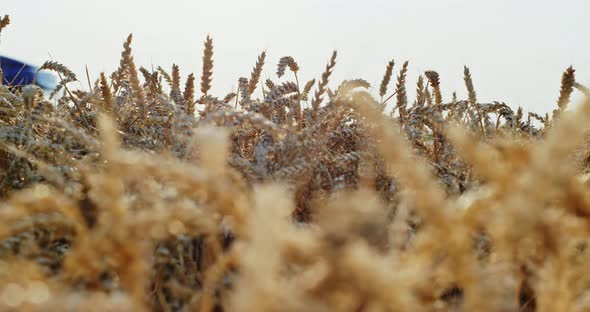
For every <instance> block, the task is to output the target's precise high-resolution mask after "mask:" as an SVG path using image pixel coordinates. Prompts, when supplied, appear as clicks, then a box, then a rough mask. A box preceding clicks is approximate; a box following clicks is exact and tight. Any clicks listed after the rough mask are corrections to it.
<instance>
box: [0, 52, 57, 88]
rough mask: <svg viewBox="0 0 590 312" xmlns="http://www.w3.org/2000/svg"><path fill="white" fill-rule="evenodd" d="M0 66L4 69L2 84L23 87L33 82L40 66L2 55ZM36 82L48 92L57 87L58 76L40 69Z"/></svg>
mask: <svg viewBox="0 0 590 312" xmlns="http://www.w3.org/2000/svg"><path fill="white" fill-rule="evenodd" d="M0 68H1V69H2V76H3V77H2V84H3V85H7V86H14V87H22V86H25V85H29V84H32V83H33V80H34V79H35V74H36V73H37V70H38V69H39V68H38V67H36V66H34V65H30V64H26V63H24V62H21V61H18V60H15V59H12V58H9V57H6V56H1V55H0ZM35 84H36V85H38V86H39V87H41V88H43V90H45V91H46V92H50V91H52V90H53V89H55V87H56V85H57V78H56V77H55V75H53V74H52V73H51V72H48V71H43V70H42V71H40V72H39V74H38V75H37V79H36V80H35Z"/></svg>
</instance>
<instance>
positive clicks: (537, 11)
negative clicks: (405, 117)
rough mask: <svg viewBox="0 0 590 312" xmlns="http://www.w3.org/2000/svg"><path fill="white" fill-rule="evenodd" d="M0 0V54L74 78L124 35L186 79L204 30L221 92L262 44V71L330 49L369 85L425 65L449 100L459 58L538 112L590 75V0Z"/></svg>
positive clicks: (482, 88) (105, 64) (317, 70)
mask: <svg viewBox="0 0 590 312" xmlns="http://www.w3.org/2000/svg"><path fill="white" fill-rule="evenodd" d="M0 2H2V3H3V5H2V6H1V7H2V8H1V9H0V10H2V11H0V14H10V16H11V20H12V23H11V25H10V26H9V27H8V28H6V29H5V30H4V31H3V33H2V37H1V43H0V54H3V55H6V56H11V57H15V58H18V59H21V60H24V61H27V62H31V63H34V64H37V65H40V64H41V63H43V62H44V61H45V60H47V59H48V58H49V55H51V56H52V57H53V59H54V60H56V61H59V62H61V63H63V64H65V65H67V66H69V67H70V68H71V69H72V70H74V71H75V72H76V73H78V74H79V78H82V77H85V75H84V74H83V72H84V66H85V65H87V66H88V67H89V70H90V74H91V78H93V79H94V78H96V77H97V75H98V74H99V73H100V72H101V71H105V72H107V73H110V72H112V71H113V70H114V69H115V68H116V67H117V65H118V61H119V57H120V52H121V50H122V44H123V41H124V40H125V37H126V36H127V35H128V34H129V33H133V34H134V43H133V50H134V54H135V58H136V62H137V63H138V66H145V67H147V68H149V67H150V66H151V65H154V66H157V65H161V66H162V67H164V68H170V66H171V65H172V63H177V64H179V65H180V66H181V71H182V73H183V77H186V75H187V74H188V73H190V72H195V73H197V77H199V76H200V71H201V56H202V46H203V41H204V39H205V37H206V36H207V34H211V35H212V36H213V39H214V45H215V50H214V52H215V55H214V59H215V68H214V75H213V85H214V87H213V88H214V92H215V93H216V94H217V95H218V96H220V97H223V96H224V95H225V94H226V93H227V92H229V91H231V90H233V89H234V88H235V86H236V85H237V79H238V78H239V77H240V76H249V73H250V70H251V68H252V67H253V66H254V63H255V61H256V57H257V55H258V54H259V53H260V52H261V51H262V50H267V54H268V56H267V66H266V68H265V75H266V76H267V77H269V78H273V79H274V78H276V76H275V75H274V73H275V71H276V63H277V61H278V59H279V58H280V57H282V56H285V55H291V56H293V57H294V58H295V60H297V61H298V63H299V65H300V67H301V74H300V80H302V81H306V80H308V79H311V78H316V77H318V76H320V75H321V72H322V71H323V68H324V67H325V64H326V62H327V60H328V58H329V56H330V54H331V51H332V50H334V49H336V50H338V61H337V66H336V69H335V72H334V80H333V83H335V82H336V81H338V82H339V81H341V80H342V79H353V78H364V79H366V80H368V81H369V82H371V83H372V84H373V85H376V86H377V88H378V84H379V83H380V80H381V77H382V76H383V72H384V70H385V65H386V63H387V62H388V61H389V60H390V59H392V58H393V59H395V60H396V64H397V65H396V71H397V70H399V68H400V65H401V64H402V63H403V61H404V60H409V61H410V70H409V73H410V75H409V77H408V82H409V84H408V89H409V90H411V92H412V93H413V90H415V81H416V77H417V75H418V74H420V73H422V72H424V71H425V70H429V69H434V70H437V71H438V72H439V73H440V75H441V82H442V88H443V96H444V97H445V98H446V99H449V98H450V95H451V93H452V92H453V91H457V93H458V94H459V95H460V96H463V95H465V87H464V86H463V81H462V73H463V65H467V66H469V67H470V68H471V71H472V75H473V78H474V83H475V87H476V91H477V92H478V95H479V99H480V100H481V101H492V100H499V101H506V102H508V103H509V104H510V105H511V106H518V105H521V106H523V107H524V108H525V109H526V110H534V111H539V112H546V111H550V110H552V109H553V108H554V106H555V101H556V99H557V96H558V93H559V84H560V79H561V73H562V72H563V70H564V69H565V68H566V67H567V66H569V65H574V67H575V68H576V69H577V71H576V78H577V80H578V81H579V82H581V83H583V84H585V85H588V84H590V38H589V36H588V34H589V30H590V0H559V1H557V0H555V1H549V0H487V1H484V0H364V1H348V0H340V1H336V0H297V1H280V0H242V1H228V0H212V1H196V0H193V1H190V0H183V1H181V0H167V1H151V0H143V1H141V0H101V1H80V0H51V1H46V0H29V1H21V0H16V1H9V0H0ZM84 85H86V82H85V81H84ZM390 88H391V89H393V88H394V86H393V85H392V86H390Z"/></svg>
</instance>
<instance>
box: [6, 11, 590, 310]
mask: <svg viewBox="0 0 590 312" xmlns="http://www.w3.org/2000/svg"><path fill="white" fill-rule="evenodd" d="M8 24H9V19H8V17H7V16H6V17H4V18H3V19H2V20H1V22H0V25H1V26H0V31H2V30H4V31H5V30H6V29H5V27H6V26H8ZM202 55H203V64H204V65H203V68H202V72H201V73H200V84H199V89H198V90H195V84H196V83H199V82H198V81H195V80H197V79H198V78H197V76H196V75H194V74H188V75H186V74H184V76H185V77H182V76H183V75H182V74H181V69H180V68H179V67H178V66H176V65H173V66H172V68H171V69H165V68H162V67H157V68H156V69H154V70H148V69H146V68H144V67H138V66H139V65H138V64H135V62H134V58H133V51H132V36H131V35H130V36H129V37H128V38H127V40H126V41H125V42H124V45H123V51H122V54H121V61H120V64H119V67H118V69H117V70H116V71H115V72H113V73H110V74H107V73H102V74H101V75H100V77H99V79H97V80H96V81H94V82H92V81H91V80H90V79H88V84H89V86H88V89H87V90H76V89H73V88H72V84H71V82H74V81H78V77H76V75H75V74H74V73H73V72H72V71H70V70H69V69H68V68H67V67H66V66H64V65H62V64H61V63H58V62H55V61H48V62H46V63H45V64H43V65H42V66H41V67H40V70H45V71H53V72H55V73H56V75H58V76H59V77H60V83H59V85H58V87H57V89H56V90H55V91H54V92H52V93H51V94H45V93H44V92H43V90H41V89H40V88H39V87H37V86H35V85H26V86H9V85H0V138H1V139H0V181H1V182H0V196H1V200H0V310H1V311H166V312H168V311H318V312H319V311H351V312H352V311H367V312H369V311H371V312H373V311H588V310H590V267H589V266H588V265H587V263H588V261H590V248H589V247H590V246H589V244H590V175H588V174H587V171H588V169H590V147H589V145H588V143H590V142H589V140H588V137H587V134H588V133H589V131H590V99H589V98H588V97H586V100H585V102H584V103H582V104H581V105H579V107H577V108H576V109H575V110H574V109H571V108H568V105H569V104H570V96H571V95H572V93H573V92H581V93H583V94H586V96H588V95H589V91H588V89H587V88H586V87H585V86H584V85H583V84H581V83H578V82H577V81H576V79H575V71H574V69H573V68H572V67H570V68H567V69H565V71H564V73H563V77H562V83H561V88H560V89H559V90H560V93H559V98H558V99H556V105H555V110H554V111H553V112H552V113H551V114H535V113H532V112H530V113H526V114H525V113H524V112H523V109H522V108H516V107H510V106H509V105H508V104H506V103H503V102H491V103H482V102H480V101H478V98H477V93H476V86H474V85H473V82H472V73H471V72H470V70H469V68H467V67H465V68H464V72H463V76H464V80H465V87H466V89H467V91H468V98H467V99H460V98H457V96H456V95H453V96H452V97H451V96H446V95H444V94H442V91H441V84H442V83H443V81H444V78H441V77H439V74H438V73H437V72H436V71H426V72H424V73H423V75H421V76H420V77H419V79H418V81H417V82H415V87H414V83H413V82H412V83H410V82H408V81H406V75H407V72H408V68H409V67H410V66H411V64H409V62H407V61H406V62H403V63H401V64H399V63H398V62H397V61H394V60H392V61H391V62H389V63H387V64H384V65H386V67H385V73H384V76H383V79H382V82H381V84H380V85H379V86H371V85H370V84H369V83H368V82H366V81H365V80H362V79H358V80H347V81H343V82H341V83H339V84H335V82H332V81H330V76H331V73H332V72H333V70H334V68H335V67H337V66H336V62H337V53H336V51H334V52H333V53H332V54H331V55H327V56H329V58H328V59H327V65H326V68H325V70H324V72H323V74H322V76H321V77H318V78H317V79H314V80H311V81H299V79H298V73H300V71H301V70H303V69H301V68H300V67H299V65H298V63H297V61H296V59H295V58H294V57H292V56H285V57H283V58H281V59H280V62H279V63H278V64H277V66H276V77H273V79H268V80H266V81H262V79H261V76H262V75H261V73H262V70H263V68H264V66H267V67H268V66H271V65H269V64H266V52H262V53H261V54H260V56H259V57H258V59H257V60H255V63H254V67H253V69H252V72H251V74H249V76H247V77H241V78H239V80H238V85H239V88H238V89H237V90H236V92H235V93H231V94H227V95H219V96H215V95H213V94H210V89H211V85H212V83H213V81H214V79H213V78H214V42H213V39H212V38H210V37H207V38H206V40H205V42H204V49H203V54H202ZM320 57H321V56H320ZM253 61H254V60H253ZM392 80H393V81H392ZM0 81H2V79H0ZM332 85H334V86H337V87H331V86H332ZM557 87H559V86H556V88H557ZM410 93H411V97H412V98H413V97H414V96H413V95H414V94H415V100H414V101H413V102H411V103H410V102H409V100H408V97H409V96H410V95H409V94H410Z"/></svg>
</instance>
